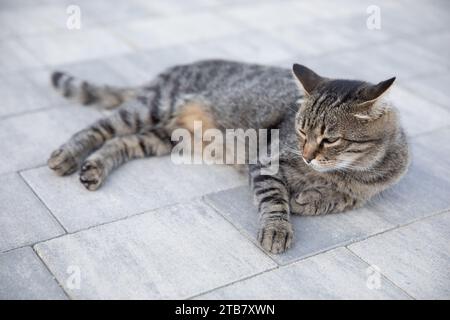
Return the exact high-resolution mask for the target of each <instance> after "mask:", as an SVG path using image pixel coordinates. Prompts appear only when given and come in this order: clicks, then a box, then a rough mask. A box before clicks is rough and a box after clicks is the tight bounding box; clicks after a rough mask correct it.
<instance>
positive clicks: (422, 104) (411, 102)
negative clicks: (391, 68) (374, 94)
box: [388, 84, 450, 136]
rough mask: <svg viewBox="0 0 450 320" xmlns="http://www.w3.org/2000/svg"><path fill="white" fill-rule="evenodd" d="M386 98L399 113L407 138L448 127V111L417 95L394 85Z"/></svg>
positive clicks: (449, 114)
mask: <svg viewBox="0 0 450 320" xmlns="http://www.w3.org/2000/svg"><path fill="white" fill-rule="evenodd" d="M388 98H389V100H390V101H392V102H393V103H394V105H395V106H396V107H397V108H398V110H399V111H400V120H401V122H402V123H403V126H404V128H405V130H406V133H407V134H408V135H409V136H416V135H419V134H422V133H425V132H430V131H433V130H436V129H439V128H442V127H445V126H449V125H450V109H448V110H446V109H444V108H442V107H440V106H439V105H437V104H433V103H431V102H429V101H428V100H426V99H422V98H421V97H420V96H419V95H417V94H414V93H412V92H411V91H410V90H407V89H404V88H403V86H402V85H401V84H400V85H394V86H393V87H392V88H391V89H390V91H389V93H388Z"/></svg>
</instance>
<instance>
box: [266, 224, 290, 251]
mask: <svg viewBox="0 0 450 320" xmlns="http://www.w3.org/2000/svg"><path fill="white" fill-rule="evenodd" d="M293 237H294V230H293V229H292V224H291V223H290V222H289V221H285V220H277V221H270V222H267V223H265V224H264V225H263V226H262V227H261V229H260V230H259V233H258V241H259V243H260V244H261V246H262V247H263V249H264V250H266V251H268V252H271V253H283V252H284V251H286V250H287V249H289V248H290V247H291V245H292V239H293Z"/></svg>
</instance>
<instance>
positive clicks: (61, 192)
mask: <svg viewBox="0 0 450 320" xmlns="http://www.w3.org/2000/svg"><path fill="white" fill-rule="evenodd" d="M22 175H23V177H24V178H25V179H26V180H27V182H28V183H29V184H30V185H31V187H32V188H33V190H34V191H35V192H36V193H37V194H38V195H39V197H40V198H41V199H42V200H43V201H44V203H45V204H46V205H47V206H48V208H50V210H51V211H52V212H53V214H54V215H55V216H56V217H57V218H58V220H59V221H61V223H62V224H63V225H64V227H65V228H66V229H67V230H69V231H71V232H72V231H76V230H80V229H83V228H87V227H90V226H94V225H97V224H100V223H105V222H109V221H113V220H117V219H120V218H123V217H126V216H129V215H132V214H136V213H140V212H144V211H147V210H150V209H155V208H161V207H164V206H167V205H170V204H174V203H178V202H184V201H187V200H189V199H191V198H194V197H199V196H202V195H204V194H207V193H210V192H216V191H219V190H224V189H228V188H233V187H236V186H239V185H242V184H243V183H245V182H246V178H245V177H243V176H242V175H240V174H239V173H238V172H237V171H235V170H234V169H232V168H229V167H224V166H206V165H205V166H202V165H177V164H174V163H173V162H171V160H170V158H169V157H161V158H149V159H143V160H135V161H131V162H130V163H128V164H126V165H124V166H122V167H121V168H119V169H118V170H117V171H116V172H114V173H112V174H111V176H110V177H108V180H107V181H106V182H105V184H104V185H103V186H102V187H101V188H100V189H99V190H97V191H95V192H92V191H87V190H86V189H85V188H84V186H83V185H82V184H81V183H80V182H79V180H78V179H79V178H78V175H76V174H74V175H72V176H70V177H63V178H61V177H58V176H56V175H55V174H54V173H53V172H51V171H50V169H48V168H46V167H41V168H36V169H31V170H28V171H25V172H23V173H22Z"/></svg>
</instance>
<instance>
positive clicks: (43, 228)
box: [0, 173, 64, 252]
mask: <svg viewBox="0 0 450 320" xmlns="http://www.w3.org/2000/svg"><path fill="white" fill-rule="evenodd" d="M63 233H64V230H63V229H62V228H61V226H60V225H59V224H58V223H57V222H56V221H55V219H54V218H53V217H52V216H51V214H50V212H48V210H47V209H46V208H45V207H44V205H43V204H42V203H41V202H40V201H39V200H38V199H37V198H36V196H35V195H34V194H33V192H32V191H31V190H30V188H29V187H28V186H27V185H26V184H25V182H23V180H22V179H21V177H20V176H19V175H18V174H17V173H11V174H6V175H1V176H0V252H3V251H6V250H10V249H13V248H17V247H21V246H25V245H29V244H33V243H36V242H38V241H42V240H47V239H49V238H52V237H56V236H58V235H61V234H63Z"/></svg>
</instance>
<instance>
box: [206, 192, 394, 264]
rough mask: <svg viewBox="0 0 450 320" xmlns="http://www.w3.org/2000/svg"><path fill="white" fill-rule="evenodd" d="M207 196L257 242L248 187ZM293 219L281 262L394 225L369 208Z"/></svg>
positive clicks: (253, 212)
mask: <svg viewBox="0 0 450 320" xmlns="http://www.w3.org/2000/svg"><path fill="white" fill-rule="evenodd" d="M205 200H206V202H208V203H209V204H210V205H212V206H213V207H215V208H216V209H217V210H218V211H219V212H221V213H223V214H224V215H225V217H226V218H227V219H228V220H230V221H231V222H232V223H233V224H234V225H235V226H236V227H237V228H238V229H240V230H242V231H243V232H245V233H247V234H248V237H249V238H250V239H252V240H253V241H254V242H255V243H256V242H257V241H256V235H257V232H258V227H259V223H258V214H257V210H256V207H255V206H254V205H253V203H252V195H251V191H250V190H249V188H248V187H241V188H235V189H232V190H226V191H222V192H218V193H215V194H211V195H208V196H206V198H205ZM291 220H292V223H293V224H294V245H293V247H292V248H291V249H289V250H288V251H286V252H285V253H283V254H281V255H273V258H274V259H275V260H276V261H277V262H278V263H280V264H287V263H289V262H292V261H295V260H298V259H301V258H305V257H308V256H311V255H315V254H317V253H320V252H323V251H326V250H329V249H332V248H335V247H338V246H342V245H346V244H349V243H351V242H354V241H358V240H361V239H364V238H366V237H368V236H370V235H372V234H376V233H378V232H382V231H384V230H387V229H389V228H391V227H392V225H391V224H390V223H388V222H387V221H385V220H384V219H382V218H380V217H378V216H377V215H376V214H375V213H374V212H371V211H370V210H368V209H367V208H363V209H359V210H354V211H350V212H347V213H341V214H335V215H333V214H332V215H326V216H317V217H300V216H293V217H292V219H291Z"/></svg>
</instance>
